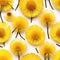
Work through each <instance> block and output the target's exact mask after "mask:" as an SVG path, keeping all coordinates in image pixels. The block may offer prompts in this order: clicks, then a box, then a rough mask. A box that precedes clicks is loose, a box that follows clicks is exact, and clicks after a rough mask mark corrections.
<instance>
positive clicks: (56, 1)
mask: <svg viewBox="0 0 60 60" xmlns="http://www.w3.org/2000/svg"><path fill="white" fill-rule="evenodd" d="M51 1H52V4H53V6H54V7H55V8H56V9H57V10H60V0H51Z"/></svg>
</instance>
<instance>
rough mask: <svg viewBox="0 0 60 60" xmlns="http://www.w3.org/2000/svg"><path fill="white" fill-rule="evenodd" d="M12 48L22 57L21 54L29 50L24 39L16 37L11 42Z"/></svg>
mask: <svg viewBox="0 0 60 60" xmlns="http://www.w3.org/2000/svg"><path fill="white" fill-rule="evenodd" d="M10 49H11V51H12V52H13V53H14V54H15V55H17V56H18V57H19V59H20V55H21V54H23V53H24V52H25V51H26V50H27V45H26V43H25V42H24V41H22V40H19V39H14V40H13V41H12V42H11V44H10Z"/></svg>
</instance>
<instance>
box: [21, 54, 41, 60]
mask: <svg viewBox="0 0 60 60" xmlns="http://www.w3.org/2000/svg"><path fill="white" fill-rule="evenodd" d="M27 59H28V60H41V58H40V57H39V56H38V55H37V54H34V53H29V54H26V55H25V56H23V57H22V58H21V60H27Z"/></svg>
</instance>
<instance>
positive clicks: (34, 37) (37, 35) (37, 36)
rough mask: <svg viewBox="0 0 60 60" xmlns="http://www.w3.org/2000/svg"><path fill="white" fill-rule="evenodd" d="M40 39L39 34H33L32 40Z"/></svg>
mask: <svg viewBox="0 0 60 60" xmlns="http://www.w3.org/2000/svg"><path fill="white" fill-rule="evenodd" d="M39 38H40V36H39V34H33V35H32V39H33V40H38V39H39Z"/></svg>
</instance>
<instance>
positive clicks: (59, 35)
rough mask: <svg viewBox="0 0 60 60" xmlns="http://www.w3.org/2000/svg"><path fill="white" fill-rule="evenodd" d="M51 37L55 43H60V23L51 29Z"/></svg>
mask: <svg viewBox="0 0 60 60" xmlns="http://www.w3.org/2000/svg"><path fill="white" fill-rule="evenodd" d="M50 35H51V38H52V39H53V40H54V41H56V42H58V43H60V22H57V23H56V24H54V25H53V26H52V27H51V30H50Z"/></svg>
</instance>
